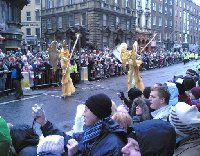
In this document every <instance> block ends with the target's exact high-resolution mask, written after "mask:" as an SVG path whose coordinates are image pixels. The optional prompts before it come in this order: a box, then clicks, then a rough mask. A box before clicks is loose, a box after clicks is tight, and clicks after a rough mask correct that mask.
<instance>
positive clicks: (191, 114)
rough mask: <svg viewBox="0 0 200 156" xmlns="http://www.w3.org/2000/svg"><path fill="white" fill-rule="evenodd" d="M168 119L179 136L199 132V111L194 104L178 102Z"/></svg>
mask: <svg viewBox="0 0 200 156" xmlns="http://www.w3.org/2000/svg"><path fill="white" fill-rule="evenodd" d="M169 121H170V123H171V124H172V125H173V126H174V127H175V129H176V133H177V134H179V135H181V136H184V137H186V136H189V135H190V136H191V135H194V134H198V133H199V130H198V129H199V128H200V112H199V111H198V109H197V107H196V106H195V105H192V106H190V105H188V104H186V103H185V102H178V103H177V104H176V105H175V106H174V107H173V109H172V111H171V113H170V116H169Z"/></svg>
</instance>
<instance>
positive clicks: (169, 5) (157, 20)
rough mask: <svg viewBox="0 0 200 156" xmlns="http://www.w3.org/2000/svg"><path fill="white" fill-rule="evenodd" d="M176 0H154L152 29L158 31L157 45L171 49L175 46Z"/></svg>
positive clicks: (152, 5) (152, 4) (154, 31)
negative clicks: (174, 7) (174, 6)
mask: <svg viewBox="0 0 200 156" xmlns="http://www.w3.org/2000/svg"><path fill="white" fill-rule="evenodd" d="M173 5H174V0H162V1H161V0H152V2H151V8H152V9H151V10H152V12H151V17H152V18H151V29H152V32H153V33H156V34H157V35H156V45H155V46H156V47H157V48H162V49H167V50H169V49H171V48H172V47H173V44H174V43H173V33H174V30H173V25H174V22H173V21H174V19H173V17H174V9H173Z"/></svg>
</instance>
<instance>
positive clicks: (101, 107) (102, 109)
mask: <svg viewBox="0 0 200 156" xmlns="http://www.w3.org/2000/svg"><path fill="white" fill-rule="evenodd" d="M85 105H86V106H87V107H88V108H89V109H90V111H91V112H92V113H93V114H94V115H95V116H97V117H98V118H100V119H102V118H105V117H108V116H110V115H111V107H112V102H111V99H110V98H109V97H108V96H107V95H105V94H103V93H100V94H96V95H93V96H91V97H89V98H88V99H87V100H86V103H85Z"/></svg>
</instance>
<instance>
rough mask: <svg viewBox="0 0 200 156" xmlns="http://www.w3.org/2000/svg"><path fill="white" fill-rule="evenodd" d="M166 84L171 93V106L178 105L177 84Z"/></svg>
mask: <svg viewBox="0 0 200 156" xmlns="http://www.w3.org/2000/svg"><path fill="white" fill-rule="evenodd" d="M166 84H167V88H168V91H169V93H170V99H169V105H172V106H175V105H176V104H177V103H178V95H179V93H178V88H177V87H176V84H175V83H172V82H166Z"/></svg>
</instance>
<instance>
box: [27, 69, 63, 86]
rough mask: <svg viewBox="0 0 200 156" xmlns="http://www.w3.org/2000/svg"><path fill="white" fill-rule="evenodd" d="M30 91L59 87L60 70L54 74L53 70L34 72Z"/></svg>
mask: <svg viewBox="0 0 200 156" xmlns="http://www.w3.org/2000/svg"><path fill="white" fill-rule="evenodd" d="M33 77H34V78H33V82H32V85H31V87H30V88H31V89H36V88H42V87H50V86H59V85H61V78H62V69H58V70H56V71H55V72H54V71H53V69H46V70H39V71H34V76H33Z"/></svg>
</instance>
